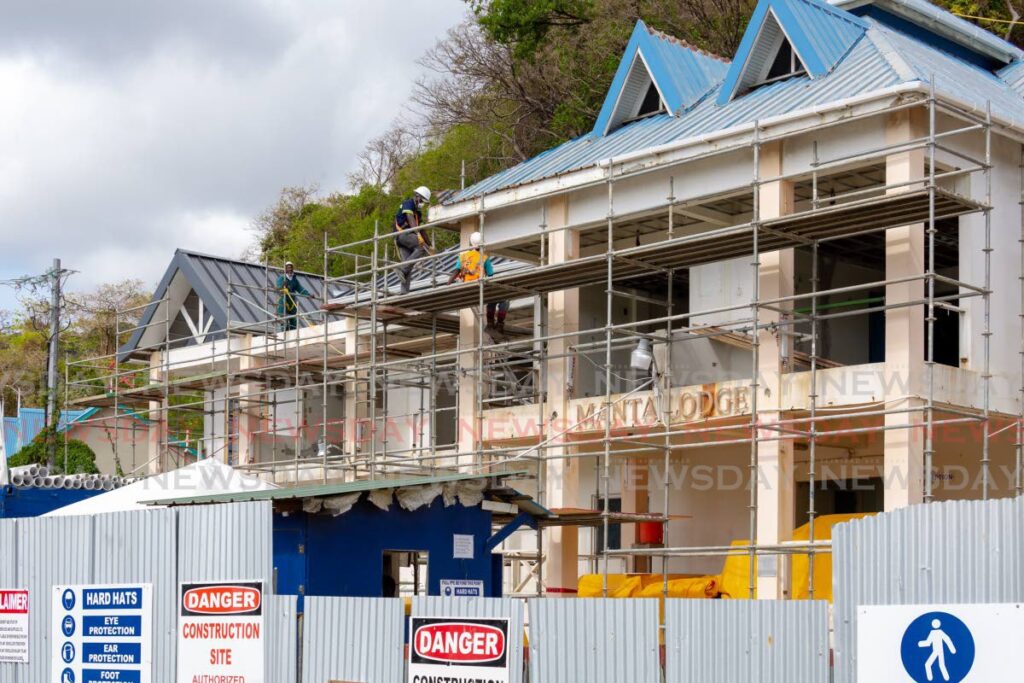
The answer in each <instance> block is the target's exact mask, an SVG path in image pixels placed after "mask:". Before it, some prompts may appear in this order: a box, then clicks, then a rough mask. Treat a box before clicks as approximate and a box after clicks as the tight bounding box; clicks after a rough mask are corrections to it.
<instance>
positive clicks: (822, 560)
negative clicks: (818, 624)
mask: <svg viewBox="0 0 1024 683" xmlns="http://www.w3.org/2000/svg"><path fill="white" fill-rule="evenodd" d="M873 514H874V513H872V512H855V513H851V514H845V515H821V516H820V517H815V518H814V540H815V541H828V540H831V539H832V527H833V526H835V525H836V524H840V523H842V522H849V521H850V520H851V519H860V518H862V517H870V516H871V515H873ZM809 533H810V524H804V525H803V526H802V527H799V528H797V529H796V530H794V531H793V540H794V541H805V542H806V541H808V540H809V538H808V535H809ZM809 565H810V556H809V555H794V556H793V564H792V567H793V569H792V571H793V579H792V581H791V586H790V590H791V591H792V593H791V596H792V598H793V599H794V600H807V599H808V598H809V597H810V582H809ZM814 599H815V600H828V601H829V602H832V553H815V554H814Z"/></svg>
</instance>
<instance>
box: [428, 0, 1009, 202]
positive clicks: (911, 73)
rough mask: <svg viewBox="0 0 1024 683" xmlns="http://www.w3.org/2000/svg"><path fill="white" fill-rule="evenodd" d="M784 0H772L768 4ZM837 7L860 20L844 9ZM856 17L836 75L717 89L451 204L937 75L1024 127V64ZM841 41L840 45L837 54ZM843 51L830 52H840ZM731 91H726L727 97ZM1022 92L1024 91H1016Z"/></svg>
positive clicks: (538, 161) (946, 88)
mask: <svg viewBox="0 0 1024 683" xmlns="http://www.w3.org/2000/svg"><path fill="white" fill-rule="evenodd" d="M776 1H777V0H765V2H768V3H771V2H776ZM793 2H801V3H804V5H805V6H806V7H807V9H806V12H808V14H807V15H806V16H811V15H810V14H809V13H810V12H811V11H812V10H813V11H815V12H817V11H819V7H818V5H821V4H822V3H819V2H816V3H814V5H815V6H814V7H813V8H811V7H810V5H807V2H808V0H790V3H789V4H790V5H791V6H792V3H793ZM830 10H831V11H832V12H833V13H841V14H847V16H852V15H849V14H848V13H845V12H844V10H840V9H837V8H830ZM800 11H803V10H800ZM855 20H856V22H855V23H854V24H851V25H856V24H863V26H864V27H865V33H864V38H863V39H861V40H858V41H856V42H855V43H854V44H853V46H852V47H851V48H850V50H849V52H848V53H847V54H846V55H845V56H844V57H843V58H842V59H840V60H839V62H838V63H837V64H836V65H835V67H834V68H833V69H832V71H831V72H830V73H828V74H827V75H825V76H823V77H821V78H811V77H809V76H795V77H793V78H789V79H785V80H781V81H777V82H774V83H770V84H768V85H765V86H762V87H759V88H757V89H755V90H753V91H751V92H748V93H746V94H744V95H742V96H740V97H735V98H733V99H731V100H729V101H728V102H726V103H725V104H719V103H718V101H717V100H718V98H717V96H716V93H715V92H714V90H713V91H712V93H710V94H709V95H708V96H706V97H704V98H703V99H701V100H700V101H699V102H698V103H697V104H696V105H694V106H693V107H691V108H690V109H688V110H686V111H684V112H682V113H681V114H679V115H677V116H672V115H669V114H661V115H657V116H652V117H649V118H645V119H641V120H639V121H635V122H633V123H630V124H628V125H626V126H623V127H622V128H619V129H618V130H615V131H613V132H612V133H610V134H608V135H607V136H604V137H600V136H595V135H589V134H588V135H586V136H583V137H581V138H577V139H575V140H570V141H568V142H565V143H563V144H562V145H559V146H558V147H555V148H553V149H550V150H548V151H546V152H544V153H542V154H539V155H537V156H536V157H533V158H532V159H528V160H527V161H524V162H523V163H521V164H518V165H517V166H514V167H512V168H509V169H506V170H505V171H502V172H500V173H497V174H495V175H493V176H491V177H490V178H487V179H485V180H482V181H480V182H478V183H476V184H475V185H472V186H470V187H468V188H466V189H465V190H462V191H460V192H458V193H456V194H454V195H453V196H452V197H451V198H450V199H449V200H448V201H447V202H446V203H449V204H450V203H455V202H459V201H464V200H468V199H472V198H475V197H480V196H483V195H487V194H490V193H493V192H497V191H499V190H503V189H506V188H511V187H517V186H519V185H524V184H527V183H531V182H534V181H537V180H541V179H544V178H553V177H557V176H560V175H563V174H566V173H570V172H573V171H578V170H580V169H584V168H589V167H593V166H595V165H597V164H598V163H600V162H602V161H605V160H607V159H610V158H613V157H617V156H621V155H624V154H627V153H632V152H640V151H643V150H645V149H648V148H652V147H656V146H658V145H664V144H668V143H671V142H675V141H678V140H683V139H687V138H691V137H695V136H700V135H710V134H713V133H716V132H719V131H723V130H726V129H729V128H733V127H736V126H740V125H743V124H749V123H752V122H754V121H756V120H765V119H768V118H771V117H774V116H780V115H783V114H787V113H791V112H797V111H800V110H806V109H811V108H813V107H820V106H821V105H824V104H828V103H832V102H837V101H840V100H845V99H848V98H851V97H855V96H858V95H864V94H868V93H870V92H873V91H878V90H882V89H885V88H888V87H892V86H896V85H900V84H903V83H911V82H921V83H928V82H929V81H930V80H931V78H932V76H933V75H934V77H935V84H936V89H937V91H938V92H939V93H940V94H941V93H946V94H948V95H950V96H955V97H956V98H959V99H960V100H965V101H967V102H968V103H970V104H973V105H974V106H975V107H976V108H977V109H978V110H979V111H983V110H984V108H985V105H986V102H991V104H992V112H993V114H994V115H995V116H998V117H1001V118H1003V119H1004V120H1007V121H1016V122H1018V123H1020V124H1024V97H1022V95H1021V88H1022V85H1021V83H1022V81H1024V67H1022V66H1020V65H1012V66H1011V67H1007V68H1006V69H1004V70H1003V71H1001V72H1000V74H999V76H1002V79H1001V78H1000V77H999V76H997V75H994V74H992V73H991V72H989V71H986V70H985V69H983V68H981V67H979V66H977V65H975V64H972V63H970V62H968V61H966V60H964V59H961V58H960V57H957V56H955V55H952V54H950V53H948V52H945V51H942V50H939V49H936V48H935V47H933V46H931V45H929V44H927V43H925V42H923V41H921V40H919V39H917V38H915V37H912V36H909V35H906V34H904V33H901V32H899V31H897V30H895V29H893V28H891V27H889V26H887V25H885V24H882V23H880V22H878V21H877V20H875V19H872V18H870V17H855ZM831 23H833V24H834V23H835V22H831ZM848 23H849V22H848ZM836 30H837V31H838V30H839V29H836ZM843 30H845V29H843ZM817 35H818V36H819V38H816V40H818V41H819V42H823V41H824V36H825V35H826V32H825V31H824V30H823V29H821V30H819V32H818V34H817ZM847 37H849V36H847ZM838 44H839V43H835V44H834V48H835V50H837V49H838V47H836V46H838ZM835 50H834V51H833V52H831V53H828V54H832V55H834V54H836V51H835ZM1003 79H1005V80H1003ZM723 87H724V85H723V86H720V87H719V88H718V90H719V92H721V90H722V88H723ZM1014 87H1017V88H1018V89H1017V90H1014Z"/></svg>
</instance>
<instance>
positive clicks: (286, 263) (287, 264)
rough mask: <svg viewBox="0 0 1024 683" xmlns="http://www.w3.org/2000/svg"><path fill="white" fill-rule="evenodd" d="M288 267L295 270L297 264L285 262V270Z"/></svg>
mask: <svg viewBox="0 0 1024 683" xmlns="http://www.w3.org/2000/svg"><path fill="white" fill-rule="evenodd" d="M288 266H291V267H292V268H294V267H295V264H294V263H292V262H291V261H285V262H284V267H285V268H287V267H288Z"/></svg>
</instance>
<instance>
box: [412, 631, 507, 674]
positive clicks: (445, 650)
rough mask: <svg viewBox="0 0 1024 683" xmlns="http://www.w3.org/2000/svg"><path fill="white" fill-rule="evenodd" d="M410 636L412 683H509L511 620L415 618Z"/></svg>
mask: <svg viewBox="0 0 1024 683" xmlns="http://www.w3.org/2000/svg"><path fill="white" fill-rule="evenodd" d="M409 633H410V634H411V638H412V643H411V647H410V648H409V683H428V682H429V681H436V680H447V681H452V682H453V683H459V682H461V681H466V682H469V681H488V683H507V681H508V680H509V669H510V663H509V659H510V658H509V648H508V637H509V636H508V619H451V618H441V617H412V618H411V619H410V623H409ZM439 677H440V678H439Z"/></svg>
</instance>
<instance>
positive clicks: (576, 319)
mask: <svg viewBox="0 0 1024 683" xmlns="http://www.w3.org/2000/svg"><path fill="white" fill-rule="evenodd" d="M547 220H548V230H549V232H550V233H551V234H550V239H549V242H548V254H549V256H550V262H551V263H561V262H563V261H569V260H572V259H575V258H577V257H578V256H579V248H580V239H579V233H577V232H576V231H575V230H563V229H561V228H563V227H564V226H566V225H567V224H568V221H569V202H568V199H567V198H565V197H556V198H554V199H552V200H550V201H549V202H548V211H547ZM579 325H580V295H579V290H578V289H566V290H560V291H556V292H551V293H550V294H548V334H550V335H556V334H563V333H566V332H577V331H579ZM574 343H575V338H574V337H566V338H563V339H556V340H553V341H551V342H549V343H548V355H549V357H551V358H550V360H548V363H547V369H548V373H547V387H546V390H547V406H546V413H547V419H546V420H545V422H544V431H543V435H542V437H541V438H542V439H543V440H549V439H551V442H550V443H551V445H552V447H551V448H548V449H547V450H546V452H545V455H546V456H547V460H546V461H545V465H544V466H545V494H544V495H545V498H544V502H545V505H546V506H547V507H549V508H558V507H579V506H582V507H586V506H587V505H586V504H584V503H583V501H581V500H580V461H579V459H578V458H562V457H560V456H562V455H565V454H569V453H573V452H574V451H575V449H574V448H573V447H572V446H570V445H569V444H568V443H567V441H566V440H565V438H564V437H562V436H557V435H558V434H559V433H560V432H562V431H563V430H565V428H566V427H567V426H568V425H569V424H571V419H572V417H571V416H570V415H569V414H568V412H569V411H568V407H569V400H570V399H572V398H573V386H572V385H573V382H574V378H573V367H574V358H572V357H560V358H557V357H556V356H562V355H563V354H565V353H566V352H567V351H568V349H569V347H570V346H572V345H573V344H574ZM544 558H545V565H544V578H545V583H546V585H547V592H548V593H551V594H566V593H568V594H570V595H572V594H575V592H576V585H577V582H578V580H579V533H578V531H577V529H576V528H575V527H553V528H551V529H549V530H548V531H547V532H546V533H545V534H544Z"/></svg>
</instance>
